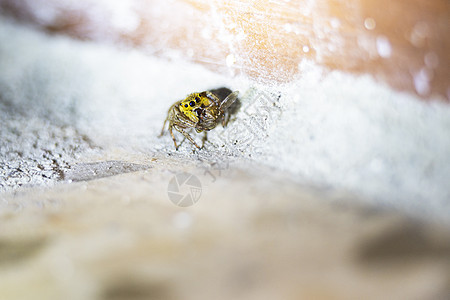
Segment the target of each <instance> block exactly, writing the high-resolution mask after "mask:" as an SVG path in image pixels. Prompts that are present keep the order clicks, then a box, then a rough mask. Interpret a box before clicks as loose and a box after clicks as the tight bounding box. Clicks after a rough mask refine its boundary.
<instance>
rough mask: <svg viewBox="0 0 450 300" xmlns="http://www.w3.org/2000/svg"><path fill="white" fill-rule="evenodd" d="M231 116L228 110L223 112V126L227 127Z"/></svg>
mask: <svg viewBox="0 0 450 300" xmlns="http://www.w3.org/2000/svg"><path fill="white" fill-rule="evenodd" d="M230 117H231V114H230V113H229V112H228V111H226V112H225V113H224V114H223V117H222V127H226V126H227V125H228V122H229V121H230Z"/></svg>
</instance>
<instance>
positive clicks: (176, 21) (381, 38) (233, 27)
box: [0, 0, 450, 99]
mask: <svg viewBox="0 0 450 300" xmlns="http://www.w3.org/2000/svg"><path fill="white" fill-rule="evenodd" d="M0 9H1V10H3V12H4V14H11V15H14V16H16V17H18V18H19V19H21V20H25V21H28V22H31V23H34V24H37V25H39V26H41V27H42V28H45V29H46V30H48V31H51V32H60V33H64V34H69V35H72V36H75V37H78V38H82V39H94V40H99V41H107V42H110V43H113V44H118V45H122V46H123V45H126V46H130V47H139V48H140V49H144V50H146V51H148V52H149V53H151V54H156V55H160V56H165V55H167V53H168V52H169V51H172V52H171V53H173V51H174V50H175V51H176V52H178V53H179V54H180V55H181V56H183V57H185V58H186V59H189V60H193V61H196V62H200V63H202V64H204V65H206V66H208V67H209V68H211V69H214V70H217V71H219V72H222V73H229V74H231V75H236V74H245V75H246V76H249V77H251V78H253V79H255V80H257V81H260V82H264V83H273V82H287V81H290V80H292V79H293V78H294V77H295V76H296V75H297V74H298V73H299V65H300V64H301V62H302V61H303V60H305V59H307V60H311V61H314V62H316V63H318V64H320V65H325V66H327V67H330V68H331V69H339V70H344V71H349V72H356V73H370V74H372V75H373V76H374V77H375V78H377V79H379V80H380V81H384V82H386V83H388V84H390V85H391V86H393V87H394V88H397V89H401V90H409V91H412V92H415V93H417V94H418V95H420V96H422V97H424V98H428V97H430V96H436V95H440V96H441V97H444V98H447V99H450V95H448V94H450V89H449V88H448V87H449V86H450V82H449V80H450V79H449V78H450V67H449V66H448V61H450V38H447V36H448V28H450V18H449V17H448V16H449V14H450V4H449V2H448V1H446V0H433V1H422V0H412V1H409V0H396V1H390V0H381V1H374V0H372V1H367V0H353V1H338V0H317V1H306V0H292V1H286V2H280V1H277V2H275V1H268V0H261V1H250V0H244V1H218V0H217V1H206V0H191V1H182V0H172V1H162V0H122V1H108V0H99V1H94V0H80V1H70V0H60V1H58V0H0ZM445 62H447V63H445Z"/></svg>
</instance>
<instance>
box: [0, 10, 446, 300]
mask: <svg viewBox="0 0 450 300" xmlns="http://www.w3.org/2000/svg"><path fill="white" fill-rule="evenodd" d="M0 22H1V26H0V39H1V41H8V42H7V43H5V42H1V43H0V113H1V115H0V125H1V131H0V155H1V156H0V159H1V160H0V167H1V168H0V172H1V173H0V189H1V194H0V224H1V227H0V266H1V268H0V298H5V299H30V298H33V299H61V298H64V299H67V298H69V299H70V298H72V299H212V298H214V299H230V298H238V299H280V298H281V299H303V298H306V299H310V298H313V299H361V298H365V299H366V298H373V299H379V298H386V297H390V298H395V299H430V298H437V299H440V298H444V297H445V296H446V295H448V294H449V292H450V287H449V283H450V273H449V271H448V270H449V269H450V268H449V261H450V259H449V258H450V231H449V227H448V224H449V222H450V219H449V216H450V205H449V202H448V199H450V189H449V188H448V185H447V184H448V182H447V181H448V180H447V179H448V178H449V174H450V165H449V164H448V154H449V153H450V139H449V137H448V132H449V130H450V108H449V107H448V105H447V104H444V103H441V102H439V101H436V99H430V101H429V102H422V101H419V100H418V99H417V98H416V97H414V96H412V95H409V94H402V93H398V92H395V91H392V90H391V89H389V88H388V87H385V86H382V85H379V84H377V83H375V82H374V81H373V80H372V79H371V78H368V77H353V76H350V75H345V74H342V73H339V72H330V71H327V70H324V69H322V68H318V67H317V66H314V65H313V64H308V63H304V64H303V65H302V66H301V67H302V68H303V70H304V72H303V75H302V77H300V78H298V81H296V82H295V83H293V84H290V85H285V86H271V87H264V86H257V85H254V84H252V83H251V82H249V81H247V80H245V79H244V78H229V77H227V76H221V75H217V74H214V73H211V72H210V71H207V70H205V69H203V68H202V67H200V66H196V65H192V64H189V63H186V62H183V61H181V60H179V59H177V58H176V57H173V58H172V59H171V60H162V59H156V58H152V57H149V56H146V55H144V54H143V53H140V52H136V51H129V50H117V49H113V48H112V47H110V46H106V45H98V44H93V43H88V42H80V41H73V40H71V39H68V38H65V37H59V36H48V35H45V34H43V33H40V32H37V31H34V30H33V29H31V28H26V27H22V26H21V25H17V24H14V23H12V22H11V21H9V20H7V19H4V18H2V19H1V20H0ZM221 86H226V87H229V88H231V89H233V90H239V91H240V92H241V94H240V95H241V96H240V101H241V102H242V106H241V109H240V110H239V112H238V113H237V114H236V115H235V116H234V118H233V120H232V122H231V123H230V124H229V126H228V127H227V128H225V129H223V128H217V129H215V130H214V131H211V133H210V134H209V138H208V142H207V144H206V146H205V148H204V149H203V150H200V151H197V150H194V148H193V147H192V145H190V144H189V143H188V142H184V143H183V145H182V146H181V147H180V149H179V151H175V149H174V147H173V144H172V141H171V139H170V137H169V136H168V135H165V136H163V137H162V138H158V137H157V135H158V134H159V132H160V130H161V126H162V123H163V121H164V118H165V115H166V111H167V109H168V107H169V106H170V105H171V104H172V103H173V102H174V101H176V100H179V99H181V98H183V97H184V96H185V95H186V94H188V93H190V92H193V91H201V90H204V89H211V88H217V87H221ZM178 138H179V139H181V137H180V136H178ZM196 138H197V139H198V140H200V137H199V136H196ZM182 173H189V174H191V175H193V177H186V178H190V179H189V180H192V181H189V180H188V181H186V182H182V181H181V182H180V178H182V176H181V177H179V176H180V174H182ZM194 178H196V180H194ZM174 180H175V181H174ZM177 180H178V181H177ZM174 182H175V183H174ZM175 187H178V188H179V189H178V190H176V188H175ZM185 195H190V197H191V198H190V199H191V200H192V201H193V202H195V203H193V205H191V206H189V207H180V206H178V205H175V204H174V203H173V201H175V202H177V203H180V201H182V199H184V200H186V201H187V200H189V199H185V198H182V197H183V196H185ZM180 197H181V198H182V199H181V198H180ZM183 203H186V202H183Z"/></svg>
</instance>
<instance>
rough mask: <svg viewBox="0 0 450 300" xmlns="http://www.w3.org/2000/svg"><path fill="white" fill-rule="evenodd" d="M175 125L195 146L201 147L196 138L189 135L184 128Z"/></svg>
mask: <svg viewBox="0 0 450 300" xmlns="http://www.w3.org/2000/svg"><path fill="white" fill-rule="evenodd" d="M173 127H175V129H176V130H178V131H179V132H181V134H183V135H184V136H185V137H186V138H187V139H188V140H189V141H190V142H191V143H192V144H194V146H195V147H197V148H198V149H201V148H200V147H199V146H198V145H197V143H196V142H195V141H194V139H193V138H192V137H191V136H190V135H189V133H187V132H186V131H184V130H183V128H181V127H179V126H177V125H174V126H173Z"/></svg>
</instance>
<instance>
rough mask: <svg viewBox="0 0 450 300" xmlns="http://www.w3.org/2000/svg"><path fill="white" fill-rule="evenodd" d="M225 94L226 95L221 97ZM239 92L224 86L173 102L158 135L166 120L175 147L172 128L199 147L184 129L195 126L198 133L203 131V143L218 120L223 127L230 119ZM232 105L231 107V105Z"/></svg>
mask: <svg viewBox="0 0 450 300" xmlns="http://www.w3.org/2000/svg"><path fill="white" fill-rule="evenodd" d="M224 93H225V94H227V96H226V97H222V96H223V95H224ZM238 94H239V92H238V91H235V92H231V90H229V89H226V88H221V89H217V90H211V91H204V92H201V93H192V94H189V95H188V96H187V97H186V98H185V99H184V100H180V101H177V102H175V103H174V104H173V105H172V106H171V107H170V108H169V111H168V113H167V118H166V119H165V121H164V125H163V128H162V130H161V134H160V136H162V135H163V134H164V129H165V127H166V122H167V121H168V122H169V132H170V135H171V136H172V139H173V143H174V145H175V149H177V150H178V147H179V145H177V142H176V140H175V136H174V134H173V129H176V130H177V131H178V132H180V133H181V134H183V135H184V136H185V137H186V138H187V139H188V140H189V141H190V142H191V143H192V144H194V146H195V147H197V148H198V149H201V147H200V146H199V145H197V143H196V142H195V141H194V139H193V138H192V137H191V136H190V135H189V133H188V132H187V131H186V129H187V130H188V129H190V128H195V131H197V132H198V133H200V132H202V131H204V132H205V136H204V138H203V143H204V142H205V141H206V132H207V131H209V130H211V129H214V128H215V127H216V126H217V124H219V122H222V126H223V127H225V126H226V125H227V124H228V121H229V120H230V114H231V113H233V108H234V107H235V106H236V105H233V104H238V103H237V102H238V101H236V100H237V96H238ZM232 106H233V107H232Z"/></svg>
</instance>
